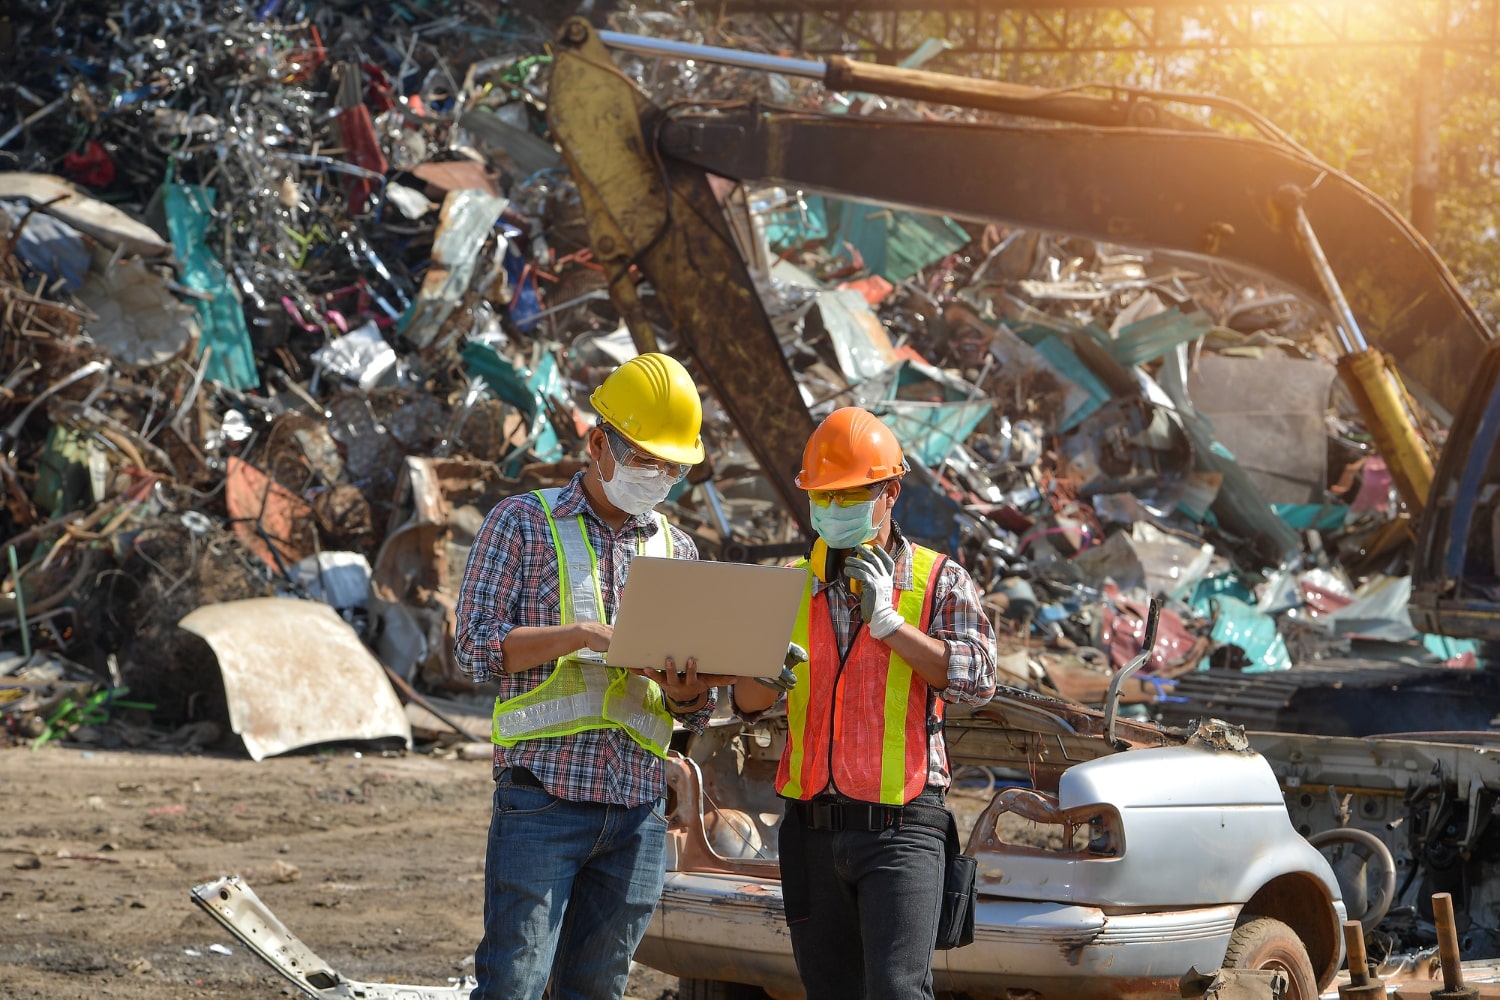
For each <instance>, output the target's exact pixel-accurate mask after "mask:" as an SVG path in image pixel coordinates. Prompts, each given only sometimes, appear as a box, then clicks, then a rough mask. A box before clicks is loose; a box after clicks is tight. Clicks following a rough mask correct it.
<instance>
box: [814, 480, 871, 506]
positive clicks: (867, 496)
mask: <svg viewBox="0 0 1500 1000" xmlns="http://www.w3.org/2000/svg"><path fill="white" fill-rule="evenodd" d="M884 492H885V483H871V484H869V485H868V486H851V487H849V488H848V489H846V490H808V491H807V499H808V501H809V502H810V503H812V504H813V505H815V506H818V507H828V506H831V505H837V506H839V507H858V506H859V505H860V504H866V503H869V502H871V501H872V500H874V499H875V498H876V497H878V496H880V494H882V493H884Z"/></svg>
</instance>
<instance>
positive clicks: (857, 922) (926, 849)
mask: <svg viewBox="0 0 1500 1000" xmlns="http://www.w3.org/2000/svg"><path fill="white" fill-rule="evenodd" d="M913 801H914V802H915V803H917V804H919V805H924V806H938V807H940V806H942V804H943V796H942V795H941V794H940V793H936V792H923V793H922V794H921V795H919V796H917V798H916V799H915V800H913ZM945 835H946V830H938V829H934V828H932V827H927V826H917V825H914V824H908V825H906V826H902V827H893V828H890V829H886V830H874V831H871V830H840V831H837V832H835V831H832V830H811V829H808V828H807V827H806V826H805V825H804V824H803V822H802V820H801V816H800V814H799V813H798V811H797V809H796V808H794V807H793V806H792V805H791V804H790V803H788V807H787V811H786V818H785V819H784V820H782V823H781V832H780V837H779V841H780V856H781V893H782V899H783V900H784V901H785V903H786V922H787V928H788V930H790V931H791V935H792V953H793V954H794V955H795V956H796V959H797V974H798V976H799V977H800V978H801V980H802V986H803V988H804V989H806V991H807V1000H913V998H918V997H922V998H926V1000H932V995H933V990H932V954H933V946H934V945H935V944H936V943H937V925H938V914H939V911H940V910H941V908H942V903H943V874H944V869H945V864H946V859H945V847H946V843H947V841H946V836H945Z"/></svg>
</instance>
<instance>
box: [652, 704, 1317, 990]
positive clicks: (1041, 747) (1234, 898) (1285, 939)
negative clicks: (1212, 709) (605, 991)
mask: <svg viewBox="0 0 1500 1000" xmlns="http://www.w3.org/2000/svg"><path fill="white" fill-rule="evenodd" d="M947 725H948V732H949V746H950V754H951V755H952V759H953V763H954V766H955V768H956V776H957V777H959V778H962V777H963V776H964V775H966V774H974V773H978V774H982V775H984V776H985V779H984V780H986V781H987V782H988V783H990V784H991V786H992V788H993V792H992V793H991V794H989V797H988V800H987V804H985V805H984V806H983V808H982V810H981V811H979V813H978V815H977V816H974V814H973V811H972V808H969V807H968V806H967V805H966V803H965V800H969V801H970V802H972V795H971V794H970V793H969V792H968V790H967V789H963V788H959V789H957V790H956V791H955V793H954V795H953V796H952V797H951V798H950V804H951V805H952V806H954V808H955V811H957V812H959V813H960V816H961V825H963V824H966V823H967V822H968V821H969V820H970V818H971V817H972V826H971V828H970V832H969V835H968V846H967V848H966V851H967V852H968V853H970V854H972V855H974V856H975V857H976V858H977V859H978V862H979V874H978V881H977V890H978V893H979V902H978V907H977V914H976V928H975V939H974V943H973V944H972V945H971V946H969V947H966V948H961V949H956V950H953V951H946V952H938V953H937V954H936V956H935V959H934V973H935V978H936V986H937V988H938V990H940V991H950V992H953V993H958V994H968V995H970V996H1016V995H1023V996H1028V997H1031V996H1036V997H1120V996H1151V995H1170V996H1178V995H1180V994H1179V989H1180V984H1181V982H1182V980H1183V977H1184V976H1185V975H1186V974H1188V973H1189V971H1190V970H1193V969H1196V970H1198V971H1200V972H1201V971H1204V970H1213V969H1218V968H1220V967H1238V968H1245V969H1275V970H1279V971H1282V972H1283V973H1285V974H1286V976H1287V979H1288V980H1289V992H1288V996H1290V997H1296V998H1311V997H1315V996H1317V995H1318V992H1319V990H1320V989H1322V988H1324V987H1326V986H1327V985H1328V984H1329V983H1330V982H1331V981H1332V980H1333V978H1334V976H1335V974H1336V973H1337V971H1338V969H1339V966H1340V964H1341V963H1342V961H1343V957H1344V956H1343V943H1342V939H1341V937H1340V933H1339V927H1340V924H1341V922H1342V921H1343V919H1344V917H1345V909H1344V904H1343V900H1342V894H1341V890H1340V887H1339V883H1338V880H1337V879H1336V877H1335V875H1334V873H1333V871H1332V869H1331V867H1330V865H1329V863H1328V862H1327V860H1325V859H1324V857H1323V856H1322V855H1321V854H1320V853H1319V852H1318V850H1317V849H1316V848H1315V847H1313V846H1312V845H1311V844H1310V843H1309V842H1308V841H1307V840H1305V839H1304V838H1303V837H1302V836H1301V835H1300V834H1299V833H1298V832H1297V830H1296V828H1294V827H1293V825H1292V823H1291V820H1290V819H1289V817H1288V813H1287V808H1286V804H1285V802H1284V801H1283V797H1282V789H1281V787H1280V786H1279V785H1278V783H1277V779H1276V774H1275V773H1274V772H1273V770H1272V768H1271V766H1270V765H1269V764H1268V763H1267V761H1266V760H1265V758H1263V757H1262V756H1261V755H1260V754H1258V753H1256V752H1255V751H1253V750H1252V749H1250V747H1249V745H1248V743H1247V741H1246V739H1245V737H1244V734H1243V733H1242V732H1241V731H1239V730H1238V729H1236V728H1234V727H1228V726H1225V725H1223V724H1222V723H1204V724H1201V725H1200V726H1199V727H1197V729H1196V730H1195V731H1194V732H1192V733H1190V734H1184V733H1181V732H1178V733H1173V732H1169V731H1163V730H1160V729H1157V728H1155V727H1152V726H1146V725H1141V724H1135V723H1127V722H1124V721H1123V720H1121V721H1119V728H1118V730H1117V732H1118V733H1120V734H1122V735H1121V736H1120V742H1118V743H1116V744H1114V746H1111V745H1110V743H1108V742H1106V741H1105V740H1103V739H1101V738H1100V737H1101V736H1103V735H1105V732H1106V726H1105V723H1104V717H1103V716H1101V714H1100V713H1098V712H1095V711H1092V710H1089V709H1084V708H1080V707H1077V706H1073V705H1069V704H1067V703H1064V702H1060V701H1053V700H1051V699H1047V698H1042V697H1038V696H1034V695H1030V694H1026V693H1023V692H1019V691H1015V690H1010V691H1008V692H1007V691H1005V690H1004V689H1002V692H1001V693H999V694H997V696H996V699H995V701H994V702H992V703H991V705H989V706H986V707H985V708H982V709H978V710H976V711H975V712H973V713H972V714H970V715H968V716H965V717H960V716H959V715H958V714H957V713H955V715H954V716H953V717H950V719H949V720H948V724H947ZM783 738H784V733H783V731H782V729H781V727H780V726H778V725H775V724H766V723H762V724H757V726H755V727H752V728H751V729H749V730H748V731H746V732H741V731H740V727H739V726H738V724H737V723H727V724H725V725H723V726H718V727H715V728H711V729H710V731H709V732H708V733H706V734H705V735H704V736H703V737H700V738H697V739H694V740H693V741H692V742H691V745H689V746H688V747H687V748H686V753H685V755H682V756H679V757H674V758H673V760H672V762H671V766H670V768H669V777H668V784H669V801H668V815H669V817H670V827H669V834H670V836H669V841H668V843H669V847H668V873H667V881H666V889H665V891H664V893H663V896H662V901H661V905H660V906H659V907H658V909H657V912H656V915H655V917H654V918H653V920H652V923H651V927H650V929H649V930H648V932H647V934H646V938H645V940H644V941H643V942H642V943H641V947H640V949H639V950H638V952H637V955H636V957H637V960H638V961H640V962H642V963H644V964H646V965H649V966H651V967H653V968H656V969H660V970H662V971H664V972H668V973H671V974H675V975H677V976H679V977H681V978H682V979H683V980H684V988H685V990H688V989H699V990H700V991H702V990H705V989H707V987H708V984H713V983H744V984H750V985H752V986H756V987H760V988H761V989H763V990H765V991H766V992H768V993H770V994H772V995H777V996H779V995H799V994H800V986H799V984H798V978H797V971H796V966H795V964H794V962H793V958H792V951H791V941H790V937H789V935H788V933H787V930H786V926H785V924H784V922H783V916H782V900H781V890H780V885H779V877H778V869H777V863H776V847H775V845H776V831H777V826H778V825H779V822H780V819H781V809H780V806H779V802H778V801H777V799H776V797H775V795H774V792H773V791H772V788H773V780H772V778H773V776H774V771H775V767H776V762H777V760H778V759H779V758H780V753H781V740H782V739H783ZM966 810H967V815H964V813H965V812H966ZM699 983H702V984H703V985H702V986H699V985H696V984H699ZM690 984H692V985H690ZM1018 991H1021V992H1018ZM1024 991H1031V992H1024ZM684 995H697V994H689V993H685V994H684Z"/></svg>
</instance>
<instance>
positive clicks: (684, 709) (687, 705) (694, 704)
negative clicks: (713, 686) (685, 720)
mask: <svg viewBox="0 0 1500 1000" xmlns="http://www.w3.org/2000/svg"><path fill="white" fill-rule="evenodd" d="M707 695H708V692H707V691H704V692H703V693H702V694H699V695H695V696H694V697H693V698H692V699H691V700H689V701H678V700H677V699H676V698H673V697H672V696H671V695H667V701H668V702H669V703H670V704H671V706H672V711H673V713H674V714H678V715H682V714H686V713H688V712H692V711H696V710H697V709H699V708H701V707H702V705H701V704H700V703H701V702H702V701H704V700H705V698H706V696H707Z"/></svg>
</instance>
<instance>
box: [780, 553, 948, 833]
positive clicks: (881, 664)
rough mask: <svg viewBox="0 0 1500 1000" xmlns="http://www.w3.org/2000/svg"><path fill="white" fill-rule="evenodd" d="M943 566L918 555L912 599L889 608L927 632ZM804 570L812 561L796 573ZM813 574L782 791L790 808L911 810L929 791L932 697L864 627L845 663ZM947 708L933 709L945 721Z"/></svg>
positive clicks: (801, 622)
mask: <svg viewBox="0 0 1500 1000" xmlns="http://www.w3.org/2000/svg"><path fill="white" fill-rule="evenodd" d="M943 560H944V556H942V555H940V554H939V553H937V552H934V551H932V550H931V549H924V548H922V547H921V546H919V545H914V546H912V589H911V590H909V591H899V590H898V591H896V592H895V594H894V595H892V596H893V606H894V607H895V609H896V611H897V612H899V613H900V615H901V617H902V618H904V619H905V620H906V621H907V622H908V623H910V624H911V625H914V626H916V627H917V628H919V629H921V630H922V631H923V632H924V633H925V632H926V631H927V625H928V622H929V621H930V620H931V618H932V600H933V591H934V590H935V589H936V585H937V579H938V570H939V568H940V567H941V566H942V564H943ZM797 565H798V566H801V567H803V568H806V567H807V561H806V560H803V561H801V562H799V563H797ZM813 580H814V577H813V573H812V571H811V569H808V571H807V585H806V587H805V589H804V590H803V591H802V607H801V609H800V610H799V611H798V612H797V624H796V626H795V627H794V629H793V631H792V641H793V642H796V643H797V644H799V645H800V646H802V648H803V649H806V650H807V651H808V661H807V662H806V663H803V664H800V665H798V667H797V686H796V687H794V688H792V690H791V692H790V693H788V695H787V708H786V714H787V728H788V733H787V741H786V749H785V750H783V751H782V754H781V765H780V767H779V768H778V769H777V772H776V791H777V793H778V794H780V795H782V796H785V797H786V798H789V799H811V798H813V797H814V796H817V795H821V794H823V793H825V792H835V791H837V792H840V793H842V794H844V795H846V796H848V797H849V798H851V799H856V800H858V801H860V802H878V803H881V804H883V805H892V806H899V805H905V804H906V803H908V802H910V801H911V800H912V799H914V798H915V797H916V796H917V795H918V794H919V793H920V792H921V791H922V789H923V788H925V787H926V786H927V739H928V732H927V711H928V704H929V702H930V701H931V700H932V689H931V688H929V687H928V686H927V682H926V681H924V680H923V679H922V678H921V676H920V675H919V674H917V673H916V672H915V671H913V670H912V669H911V667H910V666H908V665H907V663H906V661H904V660H902V659H901V657H899V656H897V655H896V654H895V653H894V652H892V651H891V648H890V647H889V646H887V645H886V644H885V643H883V642H881V641H880V640H879V639H876V638H874V637H873V636H871V635H870V630H869V629H868V628H867V627H861V628H860V630H859V634H858V635H856V636H855V638H854V643H853V644H852V645H851V646H850V647H849V655H848V656H847V657H844V658H843V659H842V661H841V660H840V657H839V644H838V637H837V635H836V634H835V633H834V630H833V620H832V618H831V617H830V615H829V613H828V601H827V600H826V595H820V598H819V599H818V600H816V601H814V600H813ZM942 706H943V703H942V701H941V700H938V701H937V703H936V710H937V713H938V718H939V719H941V718H942Z"/></svg>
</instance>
